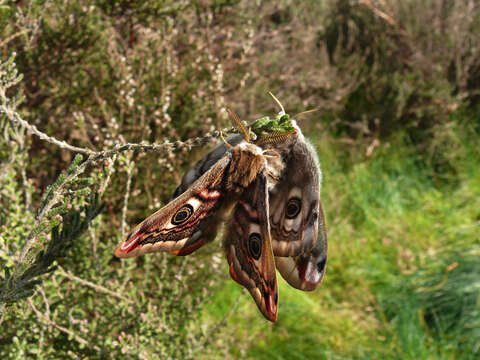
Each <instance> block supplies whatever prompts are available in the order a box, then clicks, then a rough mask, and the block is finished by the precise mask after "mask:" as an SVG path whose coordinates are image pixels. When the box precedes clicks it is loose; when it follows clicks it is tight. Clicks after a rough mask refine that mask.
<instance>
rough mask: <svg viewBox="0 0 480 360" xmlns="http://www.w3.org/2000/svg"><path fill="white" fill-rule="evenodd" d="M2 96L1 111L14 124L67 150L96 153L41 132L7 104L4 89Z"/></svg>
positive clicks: (88, 153) (89, 153) (87, 153)
mask: <svg viewBox="0 0 480 360" xmlns="http://www.w3.org/2000/svg"><path fill="white" fill-rule="evenodd" d="M2 90H3V89H2ZM0 96H1V97H2V100H3V104H1V105H0V112H3V113H4V114H5V115H7V118H8V119H9V120H10V121H11V122H12V123H13V124H15V125H21V126H23V127H24V128H25V129H27V132H28V133H29V134H34V135H36V136H38V138H39V139H41V140H44V141H47V142H49V143H51V144H54V145H57V146H58V147H59V148H61V149H66V150H70V151H73V152H77V153H81V154H85V155H92V154H95V151H93V150H90V149H87V148H80V147H77V146H73V145H70V144H67V143H66V142H65V141H60V140H57V139H55V138H54V137H52V136H48V135H47V134H45V133H43V132H41V131H40V130H38V129H37V127H36V126H35V125H32V124H30V123H28V122H27V121H25V120H23V119H22V118H21V117H20V115H19V114H18V113H17V112H16V111H14V110H13V109H11V108H10V107H8V106H6V105H5V104H6V97H5V94H4V92H3V91H2V93H0Z"/></svg>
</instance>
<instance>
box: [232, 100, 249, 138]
mask: <svg viewBox="0 0 480 360" xmlns="http://www.w3.org/2000/svg"><path fill="white" fill-rule="evenodd" d="M227 113H228V116H229V117H230V120H231V121H232V123H233V126H234V127H235V128H236V129H237V130H238V131H239V132H240V133H241V134H242V136H243V138H244V139H245V141H246V142H250V132H249V131H248V129H247V127H246V126H245V124H244V123H243V122H242V120H240V118H239V117H238V115H237V114H235V113H234V112H233V111H232V110H230V109H229V108H227Z"/></svg>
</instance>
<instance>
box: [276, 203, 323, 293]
mask: <svg viewBox="0 0 480 360" xmlns="http://www.w3.org/2000/svg"><path fill="white" fill-rule="evenodd" d="M319 212H320V216H319V219H318V227H319V229H318V239H317V242H316V243H315V245H314V247H313V248H312V249H311V250H310V251H307V252H306V253H304V254H301V255H299V256H296V257H275V264H276V266H277V269H278V271H279V272H280V274H281V275H282V277H283V278H284V279H285V280H286V281H287V282H288V283H289V284H290V285H291V286H293V287H294V288H297V289H299V290H304V291H312V290H315V289H316V287H317V286H318V285H319V284H320V283H321V281H322V279H323V276H324V275H325V272H326V270H327V249H328V245H327V231H326V226H325V217H324V214H323V208H322V205H321V204H320V207H319Z"/></svg>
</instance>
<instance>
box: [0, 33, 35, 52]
mask: <svg viewBox="0 0 480 360" xmlns="http://www.w3.org/2000/svg"><path fill="white" fill-rule="evenodd" d="M29 31H32V30H31V29H25V30H22V31H19V32H17V33H15V34H13V35H12V36H10V37H8V38H6V39H5V40H3V41H2V42H1V43H0V48H2V47H4V46H5V45H7V44H8V43H9V42H10V41H12V40H14V39H16V38H17V37H19V36H21V35H23V34H26V33H28V32H29Z"/></svg>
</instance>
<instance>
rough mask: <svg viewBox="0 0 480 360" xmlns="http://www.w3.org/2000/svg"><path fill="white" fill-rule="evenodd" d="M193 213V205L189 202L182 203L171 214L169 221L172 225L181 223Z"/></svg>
mask: <svg viewBox="0 0 480 360" xmlns="http://www.w3.org/2000/svg"><path fill="white" fill-rule="evenodd" d="M192 214H193V206H192V205H190V204H185V205H183V206H182V207H181V208H180V209H178V210H177V212H176V213H175V214H174V215H173V216H172V220H171V223H172V224H173V225H181V224H183V223H184V222H185V221H187V220H188V219H189V218H190V217H191V216H192Z"/></svg>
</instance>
